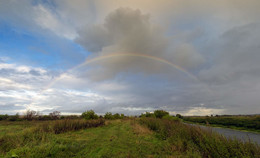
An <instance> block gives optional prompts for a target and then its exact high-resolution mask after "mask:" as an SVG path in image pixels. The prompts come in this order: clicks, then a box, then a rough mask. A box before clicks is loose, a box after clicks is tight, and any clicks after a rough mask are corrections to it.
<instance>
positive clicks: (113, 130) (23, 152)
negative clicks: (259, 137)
mask: <svg viewBox="0 0 260 158" xmlns="http://www.w3.org/2000/svg"><path fill="white" fill-rule="evenodd" d="M32 114H33V115H32V117H31V116H26V117H24V118H22V117H21V116H19V115H15V116H14V117H18V118H19V119H20V121H18V120H16V121H11V120H10V118H11V117H10V116H8V115H2V116H3V117H4V119H2V121H0V157H39V158H41V157H44V158H45V157H223V158H225V157H227V158H228V157H260V147H259V146H258V145H257V144H253V143H251V142H242V141H240V140H236V139H227V138H226V137H224V136H221V135H219V134H217V133H214V132H212V131H206V130H203V129H200V128H199V127H196V126H190V125H188V124H184V123H183V122H182V121H183V119H184V120H185V118H186V117H183V116H181V115H179V114H178V115H176V116H170V115H169V113H168V112H166V111H163V110H156V111H154V112H153V113H149V112H146V113H144V114H142V115H141V116H140V117H139V118H138V117H126V116H124V115H123V114H118V113H116V114H112V113H110V112H107V113H106V114H105V115H104V116H98V115H97V114H96V113H95V112H94V111H93V110H89V111H86V112H83V113H82V115H81V116H66V117H62V115H60V113H59V112H53V113H51V114H50V115H48V117H49V118H51V119H50V120H48V121H46V120H45V121H43V120H40V119H39V117H43V116H42V115H40V116H39V115H38V114H37V113H34V112H33V113H32ZM25 118H26V119H25Z"/></svg>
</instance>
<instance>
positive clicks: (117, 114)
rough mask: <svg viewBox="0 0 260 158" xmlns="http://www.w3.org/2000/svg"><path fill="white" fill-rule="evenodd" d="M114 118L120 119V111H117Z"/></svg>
mask: <svg viewBox="0 0 260 158" xmlns="http://www.w3.org/2000/svg"><path fill="white" fill-rule="evenodd" d="M113 118H114V119H120V118H121V117H120V115H119V113H116V114H114V115H113Z"/></svg>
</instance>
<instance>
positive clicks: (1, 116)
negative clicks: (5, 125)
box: [0, 114, 8, 121]
mask: <svg viewBox="0 0 260 158" xmlns="http://www.w3.org/2000/svg"><path fill="white" fill-rule="evenodd" d="M7 118H8V115H7V114H5V115H0V121H1V120H7Z"/></svg>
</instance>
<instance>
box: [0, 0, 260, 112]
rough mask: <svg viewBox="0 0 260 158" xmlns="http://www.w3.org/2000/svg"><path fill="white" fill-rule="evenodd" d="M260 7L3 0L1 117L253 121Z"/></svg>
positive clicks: (257, 104)
mask: <svg viewBox="0 0 260 158" xmlns="http://www.w3.org/2000/svg"><path fill="white" fill-rule="evenodd" d="M259 8H260V1H259V0H247V1H244V0H229V1H226V0H218V1H209V0H192V1H191V0H160V1H151V0H142V1H140V0H110V1H107V0H73V1H71V0H0V114H16V113H18V112H19V113H20V114H22V113H23V112H25V110H28V109H30V110H35V111H40V112H41V113H43V114H48V113H50V112H52V111H56V110H57V111H60V112H61V113H62V114H81V113H82V112H84V111H86V110H90V109H93V110H94V111H95V112H96V113H98V114H104V113H106V112H112V113H124V114H127V115H139V114H141V113H143V112H145V111H148V112H150V111H154V110H156V109H163V110H166V111H169V112H170V114H177V113H179V114H182V115H212V114H213V115H216V114H259V113H260V97H259V96H260V62H259V61H260V51H259V50H260V16H259V15H260V10H259Z"/></svg>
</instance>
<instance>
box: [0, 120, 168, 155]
mask: <svg viewBox="0 0 260 158" xmlns="http://www.w3.org/2000/svg"><path fill="white" fill-rule="evenodd" d="M0 128H3V126H1V125H0ZM7 128H13V126H9V127H8V126H7ZM19 128H20V127H19ZM6 130H8V129H6ZM14 131H15V130H14ZM27 133H28V132H27ZM20 134H21V135H22V134H24V133H20ZM9 135H10V136H9V137H10V138H8V139H9V140H10V141H9V143H15V141H16V138H18V137H19V136H17V132H14V133H13V134H12V133H9ZM18 135H19V134H18ZM25 135H26V134H25ZM27 135H28V134H27ZM23 137H31V138H30V139H29V138H26V139H23V141H26V142H20V141H19V140H17V143H18V145H17V146H16V147H14V148H10V150H9V149H8V150H7V151H5V149H4V148H3V146H2V147H1V148H0V157H39V158H40V157H44V158H45V157H166V156H167V155H169V154H170V153H167V151H166V150H164V149H165V146H166V145H167V144H165V142H164V141H163V140H160V139H158V138H157V137H156V136H155V134H154V133H153V132H151V131H150V130H148V129H147V128H146V127H143V126H140V125H139V124H138V123H137V122H135V121H134V120H115V121H108V122H107V123H106V125H105V126H101V127H96V128H89V129H85V130H79V131H72V132H66V133H63V134H52V133H46V134H45V135H44V136H41V137H40V139H39V136H38V135H34V134H31V135H28V136H23ZM0 144H1V142H0ZM4 145H6V144H4ZM9 145H10V144H9ZM6 146H7V147H6V148H8V144H7V145H6Z"/></svg>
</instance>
